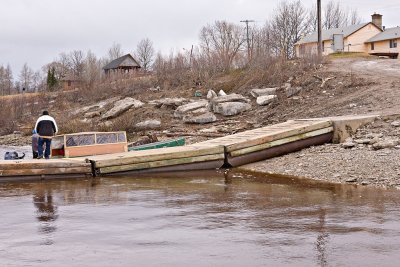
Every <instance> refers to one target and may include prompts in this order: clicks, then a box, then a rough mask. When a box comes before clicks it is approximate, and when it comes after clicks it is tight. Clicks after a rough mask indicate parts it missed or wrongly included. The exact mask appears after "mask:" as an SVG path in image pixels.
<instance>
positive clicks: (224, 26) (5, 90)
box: [0, 0, 361, 95]
mask: <svg viewBox="0 0 400 267" xmlns="http://www.w3.org/2000/svg"><path fill="white" fill-rule="evenodd" d="M316 18H317V16H316V6H312V7H310V8H307V7H305V6H304V5H303V4H302V3H301V1H300V0H291V1H290V0H288V1H283V2H280V3H279V4H278V5H277V7H276V8H275V9H274V11H273V13H272V15H271V16H270V17H269V18H268V19H267V20H266V22H265V23H264V24H263V25H262V26H258V24H256V23H253V24H252V25H249V26H250V27H248V28H246V27H245V26H244V25H243V24H242V23H232V22H227V21H215V22H214V23H211V24H208V25H205V26H204V27H202V28H201V30H200V32H199V40H198V44H197V45H193V46H192V48H191V49H189V50H184V51H177V52H175V53H171V54H169V55H163V54H162V53H160V52H159V53H157V54H156V53H155V49H154V46H153V43H152V41H151V40H150V39H149V38H145V39H143V40H141V41H140V42H139V43H138V44H137V46H136V49H135V51H134V52H133V56H134V57H135V59H136V60H137V61H138V62H139V64H140V65H141V66H142V70H144V71H150V70H151V71H153V72H154V74H155V76H156V77H157V79H158V81H159V82H160V83H161V82H162V81H163V80H166V79H170V80H171V79H172V80H173V81H170V82H171V83H177V84H179V83H180V82H182V81H181V80H182V79H187V78H189V79H197V80H203V79H207V78H208V77H210V76H212V75H214V74H216V73H223V72H227V71H230V70H232V69H237V68H245V67H246V68H263V67H265V66H266V65H267V64H269V62H271V59H276V58H281V59H284V60H288V59H292V58H294V57H295V51H294V45H295V43H296V42H298V41H299V40H300V39H301V38H302V37H303V36H305V35H307V34H310V33H312V32H314V31H316V27H317V19H316ZM360 22H361V18H360V16H359V15H358V13H357V10H348V8H346V7H345V6H343V5H342V4H341V3H340V2H335V1H329V2H327V3H326V5H325V6H324V7H323V22H322V23H323V24H322V25H323V28H324V29H330V28H338V27H343V26H347V25H352V24H359V23H360ZM123 54H124V51H123V50H122V48H121V45H120V44H116V43H114V44H113V45H112V46H111V47H110V48H109V50H108V51H107V55H105V56H103V57H100V58H99V57H97V56H96V55H95V54H94V53H93V52H92V51H90V50H89V51H86V52H84V51H81V50H74V51H71V52H62V53H60V54H59V55H58V57H57V58H56V59H55V60H54V61H53V62H50V63H48V64H46V65H45V66H43V67H42V68H41V70H40V71H33V70H32V69H31V68H30V67H29V66H28V64H27V63H25V64H24V66H23V67H22V69H21V71H20V73H19V75H18V76H17V78H16V79H14V76H13V73H12V70H11V67H10V65H7V66H5V67H4V66H0V93H1V95H5V94H12V93H21V92H23V91H28V92H34V91H42V90H56V89H57V88H58V87H59V81H60V80H62V79H63V78H65V77H66V76H68V75H72V76H74V77H79V79H80V80H81V81H83V82H84V83H85V85H86V86H89V87H91V86H94V85H95V84H96V83H97V82H99V81H101V79H102V78H103V75H104V74H103V71H102V67H104V66H105V65H106V64H107V63H109V62H110V61H112V60H114V59H116V58H118V57H120V56H122V55H123Z"/></svg>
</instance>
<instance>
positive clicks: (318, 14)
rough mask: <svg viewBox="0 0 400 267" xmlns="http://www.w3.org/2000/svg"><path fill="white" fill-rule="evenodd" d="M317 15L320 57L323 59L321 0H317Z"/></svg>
mask: <svg viewBox="0 0 400 267" xmlns="http://www.w3.org/2000/svg"><path fill="white" fill-rule="evenodd" d="M317 17H318V59H319V60H321V59H322V22H321V20H322V19H321V17H322V16H321V0H317Z"/></svg>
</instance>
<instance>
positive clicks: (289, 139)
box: [229, 127, 333, 157]
mask: <svg viewBox="0 0 400 267" xmlns="http://www.w3.org/2000/svg"><path fill="white" fill-rule="evenodd" d="M330 132H333V127H329V128H324V129H320V130H316V131H312V132H308V133H303V134H299V135H294V136H290V137H287V138H283V139H279V140H275V141H272V142H269V143H264V144H261V145H256V146H251V147H247V148H242V149H239V150H235V151H231V152H230V153H229V155H230V156H232V157H237V156H241V155H245V154H249V153H252V152H256V151H260V150H264V149H267V148H270V147H274V146H279V145H283V144H287V143H290V142H295V141H298V140H302V139H306V138H310V137H314V136H318V135H322V134H326V133H330Z"/></svg>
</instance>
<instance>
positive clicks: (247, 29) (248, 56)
mask: <svg viewBox="0 0 400 267" xmlns="http://www.w3.org/2000/svg"><path fill="white" fill-rule="evenodd" d="M240 22H244V23H246V35H247V59H248V60H249V61H250V58H251V53H250V36H249V23H250V22H255V21H254V20H248V19H246V20H241V21H240Z"/></svg>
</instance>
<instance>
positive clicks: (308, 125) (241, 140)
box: [196, 120, 333, 152]
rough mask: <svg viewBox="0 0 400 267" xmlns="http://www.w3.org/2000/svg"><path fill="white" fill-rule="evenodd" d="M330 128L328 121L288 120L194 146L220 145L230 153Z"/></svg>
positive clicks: (330, 124)
mask: <svg viewBox="0 0 400 267" xmlns="http://www.w3.org/2000/svg"><path fill="white" fill-rule="evenodd" d="M330 127H332V122H331V121H329V120H320V121H301V120H290V121H287V122H283V123H280V124H275V125H272V126H266V127H263V128H258V129H254V130H249V131H245V132H241V133H237V134H234V135H229V136H224V137H220V138H216V139H212V140H208V141H204V142H201V143H197V144H196V145H197V146H208V145H222V146H224V147H225V151H226V152H232V151H236V150H240V149H245V148H249V147H252V146H258V145H262V144H267V143H269V142H273V141H276V140H280V139H284V138H288V137H291V136H296V135H301V134H304V133H307V132H312V131H316V130H320V129H324V128H330ZM332 131H333V128H332Z"/></svg>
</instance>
